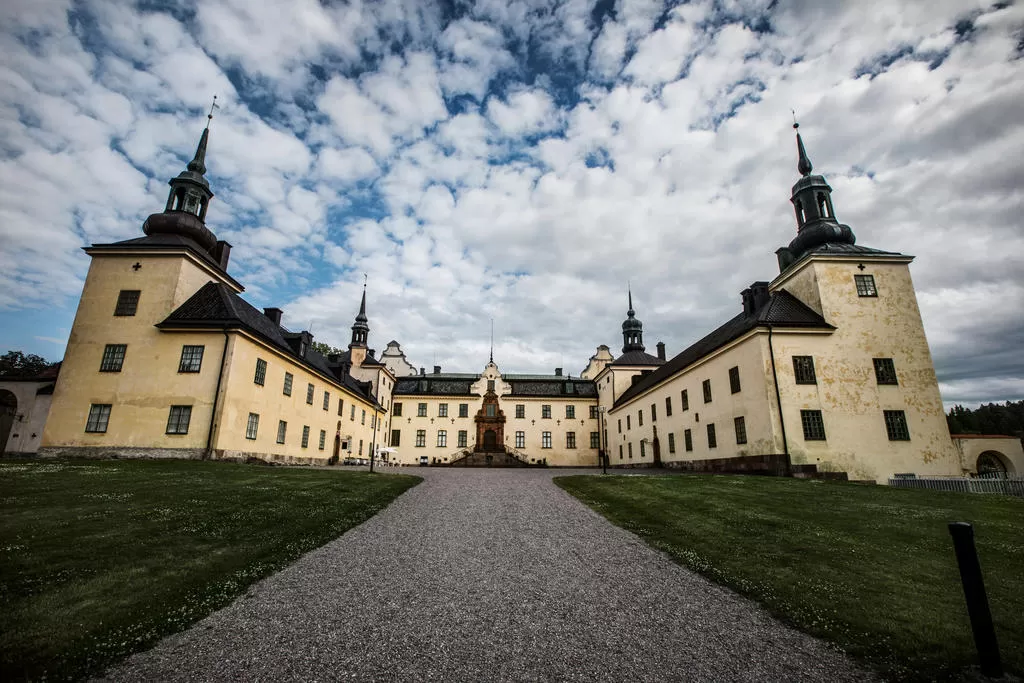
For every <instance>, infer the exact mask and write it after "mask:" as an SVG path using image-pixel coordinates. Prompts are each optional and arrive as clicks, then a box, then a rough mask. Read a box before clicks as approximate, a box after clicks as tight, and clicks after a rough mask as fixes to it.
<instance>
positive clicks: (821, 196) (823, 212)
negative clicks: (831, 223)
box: [818, 192, 829, 218]
mask: <svg viewBox="0 0 1024 683" xmlns="http://www.w3.org/2000/svg"><path fill="white" fill-rule="evenodd" d="M818 215H819V216H821V217H822V218H828V217H829V215H828V200H827V199H825V193H824V192H819V193H818Z"/></svg>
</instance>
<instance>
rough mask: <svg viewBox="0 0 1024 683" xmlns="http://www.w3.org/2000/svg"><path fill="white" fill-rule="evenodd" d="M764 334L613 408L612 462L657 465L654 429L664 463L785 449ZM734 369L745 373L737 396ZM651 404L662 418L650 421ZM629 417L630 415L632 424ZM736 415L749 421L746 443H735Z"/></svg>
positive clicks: (740, 342) (746, 339) (610, 420)
mask: <svg viewBox="0 0 1024 683" xmlns="http://www.w3.org/2000/svg"><path fill="white" fill-rule="evenodd" d="M765 337H766V335H763V334H756V333H753V334H750V335H748V336H746V337H743V338H741V339H740V340H737V341H736V342H734V343H733V344H731V345H730V346H727V347H725V348H724V349H722V350H720V351H719V352H718V353H716V354H714V355H712V356H710V357H708V358H707V359H705V360H704V361H703V362H701V363H699V364H697V365H695V366H692V367H691V368H689V369H688V370H686V371H685V372H683V373H680V374H678V375H676V376H675V377H673V378H672V379H671V380H669V381H668V382H665V383H663V384H661V385H659V386H658V387H655V388H654V389H652V390H650V391H648V392H645V393H644V394H642V395H641V396H638V397H636V398H634V399H632V400H631V401H630V402H629V403H627V404H625V405H622V406H619V407H618V408H616V409H615V410H613V411H609V413H608V436H609V444H610V453H609V455H610V457H611V459H610V461H609V462H610V464H611V465H638V464H644V463H646V464H653V462H654V451H653V446H652V444H653V442H654V438H655V431H657V437H658V442H659V445H660V448H661V460H662V462H671V461H682V460H706V459H712V458H731V457H737V456H744V455H763V454H770V453H781V452H782V443H781V439H780V438H779V436H778V434H777V427H776V423H777V421H776V420H775V419H774V416H773V412H772V411H771V403H772V402H773V401H774V396H773V395H770V392H772V391H773V388H772V384H771V369H770V367H769V366H768V355H767V342H766V340H765ZM732 367H738V368H739V374H740V391H739V392H738V393H735V394H733V393H731V389H730V384H729V369H730V368H732ZM705 379H710V380H711V402H710V403H705V402H704V390H703V382H704V380H705ZM684 389H685V390H687V393H688V396H689V410H685V411H684V410H682V398H681V393H682V391H683V390H684ZM666 398H670V399H671V401H672V415H671V416H669V415H668V414H667V411H666V406H665V399H666ZM652 404H654V405H655V406H656V412H657V421H652V420H651V405H652ZM641 412H642V413H643V425H642V426H641V425H640V413H641ZM626 416H629V421H628V424H629V427H628V428H627V420H626ZM736 417H743V418H744V421H745V423H746V425H745V426H746V432H747V443H746V444H737V443H736V431H735V422H734V418H736ZM620 423H621V431H620ZM708 423H713V424H714V425H715V437H716V441H717V447H716V448H709V447H708V434H707V425H708ZM686 429H690V430H691V434H692V438H693V450H692V451H690V452H687V451H686V449H685V439H684V430H686ZM670 433H671V434H673V435H674V436H675V447H676V448H675V451H676V452H675V453H671V452H670V450H669V437H668V435H669V434H670ZM644 439H646V440H647V444H646V446H645V457H641V455H640V442H641V441H642V440H644ZM630 443H632V445H633V457H632V459H630V457H629V447H628V445H629V444H630ZM620 446H621V447H622V455H621V457H620V454H619V447H620Z"/></svg>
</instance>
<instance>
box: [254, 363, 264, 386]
mask: <svg viewBox="0 0 1024 683" xmlns="http://www.w3.org/2000/svg"><path fill="white" fill-rule="evenodd" d="M252 381H253V384H259V385H260V386H261V387H262V386H263V385H264V384H266V382H267V361H265V360H263V359H262V358H257V359H256V376H255V377H253V378H252Z"/></svg>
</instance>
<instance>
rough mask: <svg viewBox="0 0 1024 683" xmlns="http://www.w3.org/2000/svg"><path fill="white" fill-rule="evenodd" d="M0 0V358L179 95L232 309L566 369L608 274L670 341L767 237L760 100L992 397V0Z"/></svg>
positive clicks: (113, 224)
mask: <svg viewBox="0 0 1024 683" xmlns="http://www.w3.org/2000/svg"><path fill="white" fill-rule="evenodd" d="M827 5H828V6H827V7H826V6H825V3H813V2H776V1H768V0H765V1H758V0H720V1H718V2H692V3H689V4H686V5H679V6H674V5H671V4H669V5H665V4H662V3H660V2H651V1H642V0H630V1H628V2H627V1H623V2H609V1H607V0H601V1H599V2H584V1H578V0H567V1H566V2H562V3H558V4H557V6H554V3H550V2H547V1H545V0H536V1H533V0H501V2H497V1H491V0H484V1H481V2H478V3H473V4H471V5H465V6H464V5H462V4H460V5H459V6H458V7H457V8H456V7H453V6H452V5H451V4H450V3H436V4H434V3H425V2H421V1H419V0H385V1H383V2H359V1H353V2H345V3H342V2H337V3H335V2H320V1H319V0H264V1H263V2H259V3H253V2H244V1H242V0H203V2H188V1H184V0H182V1H181V2H166V3H160V2H155V3H154V2H145V3H131V2H120V3H115V2H110V1H108V0H102V1H101V0H80V1H78V2H70V1H65V0H8V2H5V3H2V5H0V27H2V28H0V51H2V54H3V55H4V58H3V60H2V63H0V126H2V128H0V244H2V250H0V346H2V347H3V348H23V349H25V350H26V351H32V352H36V353H41V354H43V355H46V356H49V357H52V358H56V357H59V355H60V353H61V352H62V345H63V343H64V340H65V338H66V329H67V328H68V327H70V323H71V320H72V317H73V315H74V309H75V305H76V297H77V294H78V293H79V291H80V289H81V285H82V281H83V278H84V274H85V272H86V269H87V268H88V258H87V257H86V256H85V255H84V254H83V253H82V252H81V251H80V247H81V246H83V245H86V244H89V243H92V242H101V241H109V240H117V239H127V238H130V237H134V236H137V235H138V234H139V230H140V226H141V223H142V220H143V219H144V217H145V216H146V215H147V214H149V213H151V212H153V211H156V210H159V209H160V208H161V207H162V206H163V201H164V198H165V188H166V185H165V183H166V180H167V179H168V178H170V177H171V176H173V175H175V174H177V172H178V171H179V170H180V169H181V168H182V166H183V165H184V164H185V162H186V161H187V159H188V157H189V156H190V154H191V152H192V150H193V149H194V145H195V142H196V140H197V138H198V135H199V132H200V130H201V128H202V125H203V122H204V118H203V117H204V114H205V109H206V107H207V106H208V104H209V100H210V96H211V95H212V94H213V93H216V94H217V95H218V96H219V101H220V103H221V104H222V105H223V106H222V109H221V110H220V112H219V113H218V116H217V118H216V119H215V121H214V124H213V131H212V137H211V145H210V154H209V159H208V166H209V169H210V172H209V176H210V177H211V181H212V183H213V187H214V189H215V191H216V193H217V198H216V200H215V203H214V205H213V206H212V207H211V210H210V214H209V217H208V218H209V223H210V226H211V227H212V228H213V229H214V230H215V231H216V232H217V233H218V235H219V236H221V237H222V238H224V239H228V240H229V241H231V242H232V243H233V244H234V245H235V251H234V252H233V260H234V265H233V273H234V274H235V275H236V277H238V278H239V279H240V280H241V281H242V282H244V283H245V284H246V285H247V287H248V293H247V296H248V298H249V300H250V301H251V302H252V303H254V304H255V305H257V306H270V305H278V306H281V307H283V308H284V309H285V311H286V318H285V322H286V324H288V325H289V326H290V327H293V328H307V327H312V330H313V332H314V334H315V335H316V337H317V338H318V339H321V340H324V341H327V342H329V343H332V344H334V345H338V346H341V345H344V344H345V343H346V342H347V339H348V326H349V325H350V324H351V320H352V318H353V316H354V314H355V310H356V306H357V301H358V298H357V297H358V293H359V290H360V286H361V283H362V281H363V274H364V273H366V274H367V276H368V279H369V283H370V287H369V297H368V298H369V308H370V317H371V326H372V332H371V334H372V339H374V340H376V341H375V342H373V345H374V346H376V347H377V348H383V345H384V344H385V343H386V342H387V341H388V340H389V339H392V338H395V339H398V340H399V341H401V342H402V343H403V346H404V348H405V349H406V351H407V353H408V355H409V356H410V358H411V359H412V360H413V361H414V362H416V363H418V364H421V365H432V364H434V363H437V364H440V365H443V366H445V367H446V369H449V370H464V371H472V370H476V369H478V368H479V367H480V366H481V365H482V364H483V363H484V362H485V361H486V354H487V345H488V334H489V319H490V318H494V320H495V329H496V348H495V355H496V359H497V360H498V361H499V363H500V365H501V366H502V367H503V368H505V369H507V370H513V371H520V372H529V371H550V370H551V368H553V367H555V366H560V365H564V366H566V368H567V369H568V370H569V371H571V372H578V371H579V370H580V369H581V368H582V367H583V365H584V364H585V362H586V359H587V357H589V355H590V354H591V353H592V352H593V349H594V347H595V346H596V345H597V344H601V343H606V344H609V345H611V346H612V347H613V348H616V347H617V346H618V345H619V339H620V336H619V332H618V329H619V323H620V322H621V320H622V318H623V315H624V309H625V288H626V282H627V281H631V283H632V287H633V291H634V298H635V302H636V305H637V309H638V313H639V317H640V318H641V319H643V320H644V322H645V327H646V334H647V341H648V344H649V345H651V346H653V344H654V342H655V341H657V340H662V341H665V342H666V344H667V345H668V349H669V351H670V353H674V352H678V351H679V350H680V349H682V348H683V347H684V346H686V345H687V344H689V343H691V342H692V341H694V340H695V339H697V338H699V337H701V336H703V334H705V333H706V332H708V331H709V330H710V329H712V328H713V327H714V326H716V325H717V324H718V323H720V322H721V321H722V320H724V319H726V318H728V317H731V316H732V315H733V314H734V313H735V311H736V310H737V307H738V305H739V300H738V292H739V291H740V290H741V289H742V288H743V287H744V286H746V285H747V284H749V282H751V281H753V280H755V279H770V278H771V277H772V276H773V275H774V274H775V273H776V272H777V266H776V264H775V259H774V250H775V249H776V248H777V247H778V246H781V245H783V244H786V243H788V241H789V240H790V239H791V237H792V235H793V232H794V230H795V225H794V222H793V219H792V212H791V208H790V205H789V202H788V196H789V188H790V186H791V184H792V183H793V182H794V181H795V180H796V178H797V174H796V169H795V152H794V144H793V140H792V137H791V132H792V131H791V130H790V129H789V126H788V124H789V121H790V110H791V109H795V110H796V111H797V112H798V113H799V115H800V118H801V121H802V123H803V128H802V130H804V131H805V139H806V141H807V143H808V146H809V151H810V154H811V157H812V159H813V161H814V162H815V165H816V168H817V169H819V170H820V171H821V172H822V173H824V174H825V175H826V177H827V178H828V179H829V181H830V182H831V183H832V185H833V187H834V189H835V195H834V196H835V201H836V209H837V213H838V215H839V217H840V219H841V220H842V221H843V222H846V223H849V224H850V225H851V226H852V227H853V228H854V230H855V231H856V233H857V236H858V239H859V241H860V242H861V243H862V244H866V245H868V246H874V247H878V248H883V249H889V250H894V251H902V252H904V253H910V254H914V255H916V256H917V260H916V262H915V263H914V265H913V266H912V272H913V276H914V280H915V283H916V286H917V290H918V297H919V302H920V305H921V312H922V315H923V317H924V321H925V327H926V330H927V332H928V335H929V340H930V342H931V346H932V351H933V354H934V359H935V364H936V369H937V371H938V374H939V378H940V384H941V388H942V391H943V397H944V399H945V401H946V402H947V404H950V403H954V402H966V403H976V402H978V401H982V400H1004V399H1019V398H1022V397H1024V354H1021V353H1020V349H1021V348H1022V346H1024V278H1022V277H1021V273H1022V272H1024V236H1022V231H1021V223H1020V215H1021V210H1022V209H1024V206H1022V197H1024V195H1022V192H1021V188H1022V187H1024V104H1022V103H1024V60H1022V59H1021V58H1022V52H1024V6H1022V5H1021V4H1020V3H1016V4H1010V3H997V4H993V3H991V2H965V0H935V1H931V2H914V3H892V2H885V1H882V0H879V1H878V2H867V1H866V0H864V1H858V2H852V1H851V2H846V3H841V2H837V3H827Z"/></svg>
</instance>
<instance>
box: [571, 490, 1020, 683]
mask: <svg viewBox="0 0 1024 683" xmlns="http://www.w3.org/2000/svg"><path fill="white" fill-rule="evenodd" d="M555 483H556V484H557V485H558V486H560V487H562V488H563V489H565V490H566V491H568V492H569V493H571V494H572V495H574V496H576V497H577V498H579V499H580V500H581V501H582V502H584V503H586V504H587V505H589V506H590V507H592V508H593V509H594V510H595V511H597V512H598V513H600V514H602V515H604V516H605V517H606V518H608V519H609V520H610V521H611V522H613V523H615V524H617V525H619V526H621V527H623V528H625V529H627V530H629V531H631V532H633V533H635V534H637V535H638V536H640V537H641V538H643V539H644V540H645V541H646V542H647V543H648V544H650V545H651V546H653V547H655V548H657V549H659V550H662V551H664V552H665V553H667V554H668V555H669V556H671V557H672V558H673V559H674V560H675V561H677V562H679V563H680V564H682V565H685V566H686V567H688V568H690V569H692V570H694V571H697V572H699V573H700V574H703V575H704V576H706V577H708V578H710V579H711V580H713V581H715V582H716V583H719V584H722V585H725V586H728V587H729V588H732V589H733V590H735V591H737V592H739V593H741V594H743V595H745V596H747V597H749V598H751V599H753V600H756V601H758V602H760V603H761V604H762V605H764V606H765V607H766V608H767V609H768V610H770V611H771V612H772V613H773V614H775V615H776V616H778V617H780V618H782V619H783V620H784V621H786V622H788V623H790V624H792V625H794V626H796V627H797V628H799V629H801V630H803V631H806V632H808V633H811V634H813V635H815V636H818V637H821V638H823V639H826V640H829V641H832V642H833V643H836V644H837V645H839V646H840V647H842V648H843V649H844V650H846V651H847V652H849V653H850V654H851V655H853V656H854V657H856V658H858V659H860V660H861V661H863V662H865V663H866V664H868V665H869V666H871V667H873V668H874V669H876V670H877V671H879V672H880V673H881V674H883V675H884V676H885V677H886V678H888V679H890V680H935V679H937V680H945V679H954V680H955V679H958V678H959V677H960V676H962V675H964V673H965V671H966V670H967V668H968V667H970V666H971V665H973V664H976V662H977V655H976V651H975V649H974V641H973V638H972V635H971V628H970V622H969V620H968V617H967V610H966V605H965V602H964V596H963V590H962V588H961V585H960V575H959V571H958V569H957V564H956V558H955V556H954V553H953V546H952V542H951V540H950V535H949V531H948V530H947V526H946V525H947V523H948V522H953V521H964V522H971V523H972V524H973V525H974V533H975V543H976V545H977V548H978V555H979V557H980V561H981V568H982V572H983V573H984V580H985V588H986V590H987V592H988V597H989V603H990V605H991V609H992V617H993V620H994V622H995V627H996V636H997V639H998V641H999V645H1000V649H1001V652H1002V658H1003V664H1004V666H1005V668H1006V669H1007V670H1009V671H1012V672H1014V673H1016V674H1017V675H1021V674H1022V673H1024V500H1022V499H1019V498H1009V497H1003V496H992V495H980V494H960V493H943V492H935V491H920V490H906V489H891V488H889V487H886V486H865V485H857V484H847V483H838V482H819V481H806V480H796V479H782V478H771V477H749V476H748V477H741V476H571V477H558V478H556V479H555ZM652 580H656V579H654V578H653V577H652ZM609 588H610V589H613V587H609Z"/></svg>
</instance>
